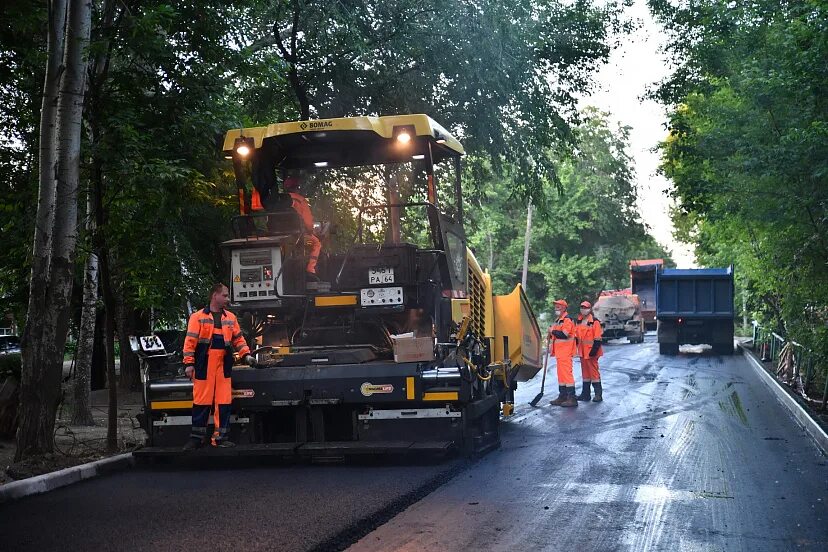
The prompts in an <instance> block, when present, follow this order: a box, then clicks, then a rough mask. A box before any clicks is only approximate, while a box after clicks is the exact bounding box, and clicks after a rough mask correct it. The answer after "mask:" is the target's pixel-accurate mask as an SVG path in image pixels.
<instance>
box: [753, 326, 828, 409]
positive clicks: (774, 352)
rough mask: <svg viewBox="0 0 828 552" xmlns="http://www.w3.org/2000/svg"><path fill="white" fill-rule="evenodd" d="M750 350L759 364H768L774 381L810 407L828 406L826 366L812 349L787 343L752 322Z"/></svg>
mask: <svg viewBox="0 0 828 552" xmlns="http://www.w3.org/2000/svg"><path fill="white" fill-rule="evenodd" d="M753 347H754V350H755V351H756V352H757V354H758V355H759V358H760V359H761V360H762V362H770V363H771V367H772V371H773V372H774V374H775V376H776V379H778V380H779V381H780V382H782V383H784V384H786V385H788V386H789V387H791V389H792V390H793V391H794V392H796V393H797V394H799V395H800V396H802V398H803V399H805V400H806V401H807V402H808V403H809V404H811V405H812V406H815V407H818V408H819V410H821V411H823V412H824V411H825V410H826V406H828V370H827V369H826V368H828V366H827V365H826V364H827V363H825V362H822V361H821V360H822V359H820V358H819V357H818V356H817V355H816V354H815V353H814V352H813V351H812V350H811V349H808V348H806V347H804V346H802V345H800V344H799V343H797V342H796V341H793V340H788V339H785V338H784V337H782V336H781V335H779V334H777V333H776V332H773V331H771V330H769V329H767V328H763V327H762V326H760V325H759V323H758V322H756V321H755V320H754V321H753Z"/></svg>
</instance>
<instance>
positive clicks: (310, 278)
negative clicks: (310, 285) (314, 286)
mask: <svg viewBox="0 0 828 552" xmlns="http://www.w3.org/2000/svg"><path fill="white" fill-rule="evenodd" d="M305 281H306V282H318V281H319V276H317V275H316V273H315V272H305Z"/></svg>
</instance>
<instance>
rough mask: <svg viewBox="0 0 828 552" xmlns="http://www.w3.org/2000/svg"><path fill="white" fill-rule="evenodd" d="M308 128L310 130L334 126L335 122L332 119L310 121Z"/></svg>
mask: <svg viewBox="0 0 828 552" xmlns="http://www.w3.org/2000/svg"><path fill="white" fill-rule="evenodd" d="M308 128H309V129H310V130H322V129H323V128H333V123H332V122H330V121H309V122H308Z"/></svg>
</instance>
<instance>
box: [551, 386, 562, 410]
mask: <svg viewBox="0 0 828 552" xmlns="http://www.w3.org/2000/svg"><path fill="white" fill-rule="evenodd" d="M565 400H566V387H564V386H563V385H559V386H558V398H557V399H555V400H553V401H549V406H561V405H562V404H563V402H564V401H565Z"/></svg>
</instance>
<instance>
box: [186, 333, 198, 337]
mask: <svg viewBox="0 0 828 552" xmlns="http://www.w3.org/2000/svg"><path fill="white" fill-rule="evenodd" d="M187 337H198V332H187Z"/></svg>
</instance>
